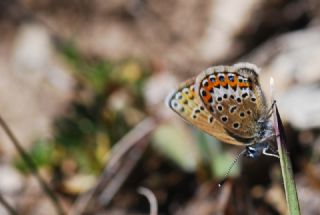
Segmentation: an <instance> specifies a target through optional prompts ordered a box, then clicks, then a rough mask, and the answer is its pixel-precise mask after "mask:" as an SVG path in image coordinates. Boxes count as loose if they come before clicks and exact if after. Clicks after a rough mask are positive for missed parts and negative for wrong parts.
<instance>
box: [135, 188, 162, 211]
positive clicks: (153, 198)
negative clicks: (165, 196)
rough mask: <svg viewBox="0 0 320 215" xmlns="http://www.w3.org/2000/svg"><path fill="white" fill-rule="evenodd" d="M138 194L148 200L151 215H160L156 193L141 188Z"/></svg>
mask: <svg viewBox="0 0 320 215" xmlns="http://www.w3.org/2000/svg"><path fill="white" fill-rule="evenodd" d="M138 193H140V194H141V195H144V196H145V197H146V198H147V199H148V201H149V204H150V215H158V202H157V198H156V196H155V195H154V193H153V192H152V191H151V190H150V189H148V188H145V187H139V188H138Z"/></svg>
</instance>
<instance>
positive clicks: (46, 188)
mask: <svg viewBox="0 0 320 215" xmlns="http://www.w3.org/2000/svg"><path fill="white" fill-rule="evenodd" d="M0 126H1V127H2V128H3V130H4V131H5V133H6V134H7V135H8V137H9V139H10V140H11V142H12V143H13V145H14V146H15V148H16V150H17V151H18V153H19V154H20V155H21V157H22V159H23V160H24V161H25V162H26V165H27V166H28V168H29V169H30V171H31V173H32V174H33V175H34V176H35V178H36V179H37V180H38V182H39V184H40V186H41V188H42V190H43V191H44V192H45V193H46V194H47V195H48V197H49V199H50V200H51V202H52V203H53V206H54V207H55V209H56V211H57V213H58V214H59V215H65V213H64V211H63V209H62V206H61V204H60V202H59V200H58V198H57V196H56V195H55V194H54V192H53V191H52V190H51V188H50V187H49V185H48V184H47V183H46V182H45V181H44V180H43V178H41V176H40V174H39V172H38V169H37V166H36V164H35V163H34V162H33V160H32V158H31V157H30V156H29V155H28V154H27V152H26V151H25V150H24V149H23V147H22V146H21V144H20V143H19V141H18V139H17V138H16V136H15V135H14V134H13V132H12V131H11V129H10V128H9V126H8V125H7V123H6V122H5V121H4V120H3V118H2V117H1V116H0Z"/></svg>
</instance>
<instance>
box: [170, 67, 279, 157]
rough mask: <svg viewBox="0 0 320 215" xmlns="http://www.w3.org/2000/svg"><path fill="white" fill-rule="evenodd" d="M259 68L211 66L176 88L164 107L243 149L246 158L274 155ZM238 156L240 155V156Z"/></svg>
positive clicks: (270, 112)
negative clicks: (259, 78) (271, 151)
mask: <svg viewBox="0 0 320 215" xmlns="http://www.w3.org/2000/svg"><path fill="white" fill-rule="evenodd" d="M259 71H260V69H259V68H258V67H257V66H255V65H253V64H250V63H238V64H235V65H233V66H214V67H210V68H208V69H205V70H204V71H202V72H201V73H200V74H199V75H198V76H197V77H194V78H191V79H190V80H187V81H185V82H183V83H181V84H180V85H179V87H178V88H177V89H175V90H174V91H173V92H172V93H170V94H169V95H168V97H167V100H166V103H167V105H168V106H169V107H170V108H171V109H172V110H173V111H174V112H175V113H177V114H178V115H179V116H181V117H182V118H183V119H184V120H185V121H187V122H188V123H190V124H191V125H193V126H195V127H197V128H199V129H200V130H202V131H204V132H206V133H208V134H209V135H211V136H213V137H215V138H217V139H218V140H220V141H222V142H225V143H228V144H234V145H239V146H244V147H245V149H244V150H243V151H242V152H241V153H242V154H244V155H245V156H246V157H249V158H257V157H258V156H259V155H261V154H265V155H268V156H275V157H278V156H277V155H275V154H274V153H270V152H268V150H273V149H272V148H271V147H270V145H271V144H270V142H272V141H274V137H275V133H274V130H273V126H272V122H271V120H270V116H271V114H272V108H270V109H269V108H268V106H267V102H266V98H265V95H264V92H263V91H262V89H261V86H260V83H259V80H258V77H259ZM239 156H240V154H239Z"/></svg>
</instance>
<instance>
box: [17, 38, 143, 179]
mask: <svg viewBox="0 0 320 215" xmlns="http://www.w3.org/2000/svg"><path fill="white" fill-rule="evenodd" d="M60 52H61V56H62V58H64V59H65V60H66V61H67V63H68V64H69V65H70V67H71V69H72V70H73V76H74V78H75V79H76V80H77V88H76V89H75V95H76V98H75V99H74V102H73V103H72V105H71V107H70V108H69V110H68V111H67V113H65V115H63V116H61V117H60V118H58V119H57V120H56V121H55V125H54V130H55V135H54V138H52V139H47V140H41V141H36V142H35V143H34V144H33V147H32V149H31V150H30V151H29V154H30V156H31V157H32V158H33V160H34V161H35V163H36V164H37V166H38V167H40V166H41V167H53V166H55V167H58V168H62V169H63V165H64V162H65V161H66V160H70V159H72V160H74V161H75V163H76V168H75V169H76V171H80V172H86V173H90V174H92V173H93V174H98V173H99V172H100V170H101V168H102V167H103V165H104V164H105V161H106V159H107V158H108V154H109V151H110V149H111V147H112V144H114V143H116V142H117V141H118V140H119V139H120V138H121V137H122V136H123V135H125V134H126V133H127V132H128V130H129V129H130V128H131V127H133V126H134V124H136V123H137V122H138V121H139V120H141V119H142V117H143V116H144V113H145V105H144V101H143V84H144V81H145V80H146V78H147V77H148V75H149V72H148V70H147V69H146V68H147V67H146V66H145V65H144V64H143V63H142V62H140V61H138V60H136V59H128V60H123V61H121V62H111V61H108V60H104V59H96V58H94V57H88V56H85V55H83V54H81V53H80V52H79V51H78V50H77V49H76V48H75V46H74V45H73V44H72V43H69V44H66V45H64V46H62V47H61V49H60ZM118 94H119V95H118ZM119 102H120V104H122V106H121V105H120V106H119V105H116V104H114V103H119ZM15 163H16V166H17V167H18V168H19V169H21V170H22V171H24V172H25V171H26V170H27V168H26V166H25V165H24V162H23V161H22V160H21V159H20V158H18V159H17V160H16V162H15Z"/></svg>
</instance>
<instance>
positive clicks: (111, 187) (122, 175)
mask: <svg viewBox="0 0 320 215" xmlns="http://www.w3.org/2000/svg"><path fill="white" fill-rule="evenodd" d="M147 143H148V141H147V140H146V139H144V140H143V141H142V142H140V143H137V145H135V147H134V148H133V149H132V150H131V151H130V152H129V153H128V155H126V156H125V158H124V159H125V160H124V161H122V162H121V163H122V165H121V168H120V169H119V171H118V173H117V174H116V175H115V177H113V178H112V180H110V181H109V183H108V186H106V187H105V188H104V189H103V191H102V193H101V195H100V196H99V198H98V199H99V205H103V206H106V205H108V204H109V203H110V202H111V200H112V199H113V197H114V196H115V194H116V193H117V192H118V190H119V189H120V187H121V186H122V184H123V183H124V181H125V180H126V179H128V175H129V174H130V172H131V171H132V169H133V168H134V167H135V164H136V163H137V162H138V160H139V159H140V157H141V156H142V154H143V152H144V151H145V149H146V146H147Z"/></svg>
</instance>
